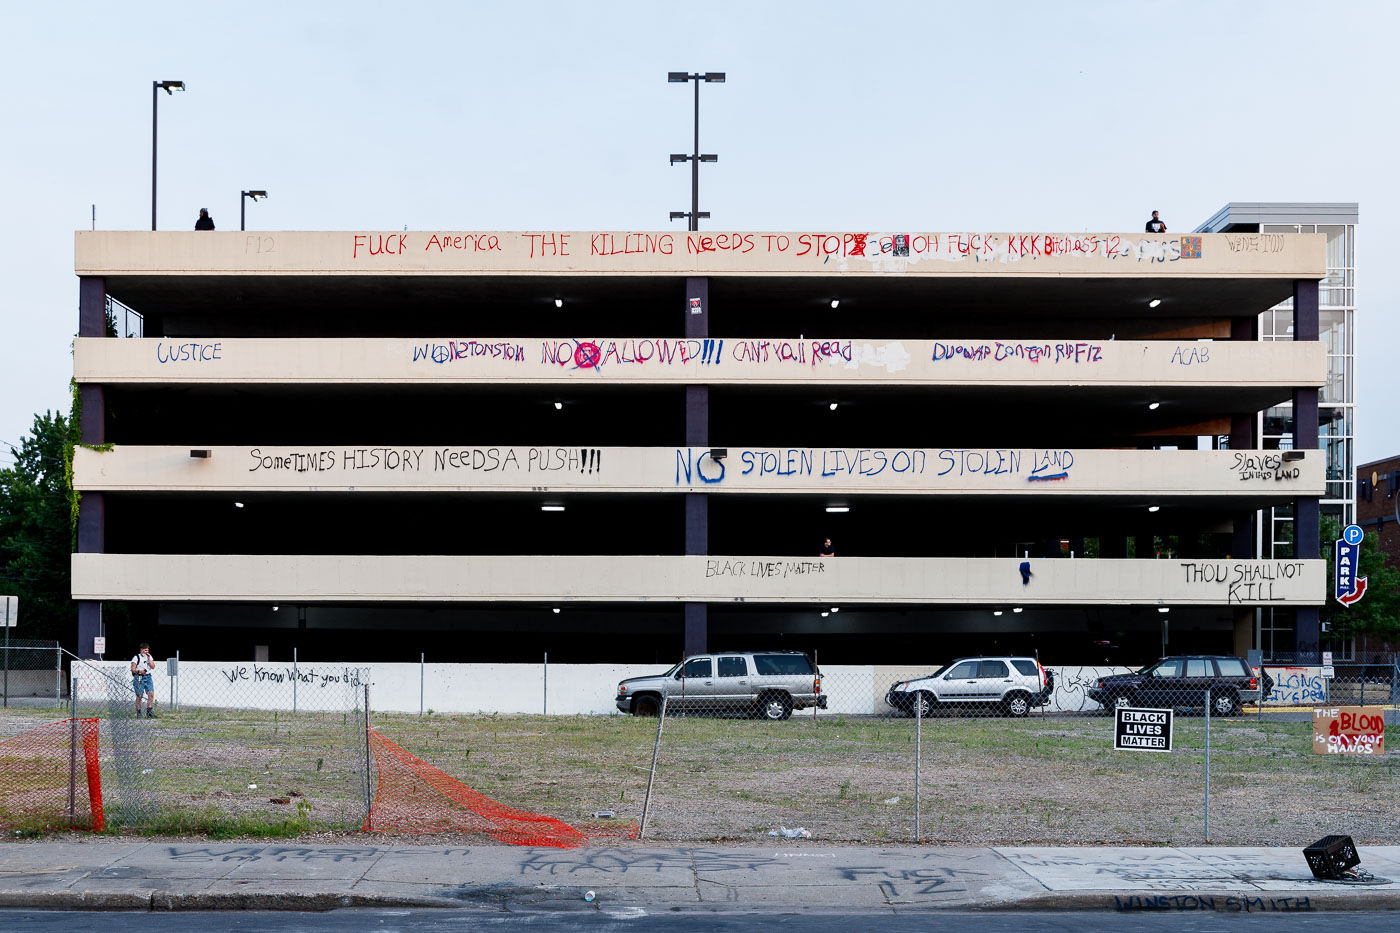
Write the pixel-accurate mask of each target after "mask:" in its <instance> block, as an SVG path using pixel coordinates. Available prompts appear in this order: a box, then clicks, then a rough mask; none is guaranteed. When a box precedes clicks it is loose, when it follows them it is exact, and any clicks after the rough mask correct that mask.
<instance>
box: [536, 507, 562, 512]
mask: <svg viewBox="0 0 1400 933" xmlns="http://www.w3.org/2000/svg"><path fill="white" fill-rule="evenodd" d="M540 511H541V512H562V511H564V507H563V506H562V505H542V506H540Z"/></svg>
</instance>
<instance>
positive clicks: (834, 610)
mask: <svg viewBox="0 0 1400 933" xmlns="http://www.w3.org/2000/svg"><path fill="white" fill-rule="evenodd" d="M831 611H832V612H840V611H841V607H840V606H832V607H831Z"/></svg>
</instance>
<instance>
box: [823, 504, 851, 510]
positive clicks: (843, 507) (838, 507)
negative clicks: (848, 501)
mask: <svg viewBox="0 0 1400 933" xmlns="http://www.w3.org/2000/svg"><path fill="white" fill-rule="evenodd" d="M826 510H827V511H828V512H849V511H850V510H851V507H850V506H849V505H828V506H827V507H826Z"/></svg>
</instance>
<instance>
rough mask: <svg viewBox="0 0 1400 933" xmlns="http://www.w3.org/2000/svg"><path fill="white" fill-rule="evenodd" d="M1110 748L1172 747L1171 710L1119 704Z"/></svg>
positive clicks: (1153, 749)
mask: <svg viewBox="0 0 1400 933" xmlns="http://www.w3.org/2000/svg"><path fill="white" fill-rule="evenodd" d="M1113 748H1114V750H1115V751H1119V750H1124V749H1127V750H1129V751H1138V752H1169V751H1171V750H1172V710H1169V709H1135V708H1132V707H1126V706H1120V707H1119V708H1118V709H1117V710H1115V715H1114V721H1113Z"/></svg>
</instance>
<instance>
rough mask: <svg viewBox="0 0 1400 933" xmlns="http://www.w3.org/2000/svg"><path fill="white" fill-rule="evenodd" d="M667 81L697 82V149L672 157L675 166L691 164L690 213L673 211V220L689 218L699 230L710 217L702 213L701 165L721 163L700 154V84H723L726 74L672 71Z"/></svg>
mask: <svg viewBox="0 0 1400 933" xmlns="http://www.w3.org/2000/svg"><path fill="white" fill-rule="evenodd" d="M666 80H667V81H669V82H670V83H671V84H684V83H685V82H687V81H694V82H695V149H694V151H693V152H692V153H691V154H690V155H685V154H679V155H678V154H675V153H672V155H671V164H672V165H675V164H676V163H677V162H689V163H690V212H689V213H686V212H685V211H671V219H672V220H678V219H680V218H682V217H687V218H689V219H690V229H691V230H699V229H700V218H701V217H709V216H710V215H709V212H708V211H707V212H704V213H702V212H701V211H700V163H701V162H718V161H719V156H717V155H715V154H713V153H706V154H704V155H701V154H700V82H701V81H704V82H705V83H706V84H723V83H724V72H722V71H706V72H703V73H697V74H690V73H688V72H685V71H671V72H667V74H666Z"/></svg>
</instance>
